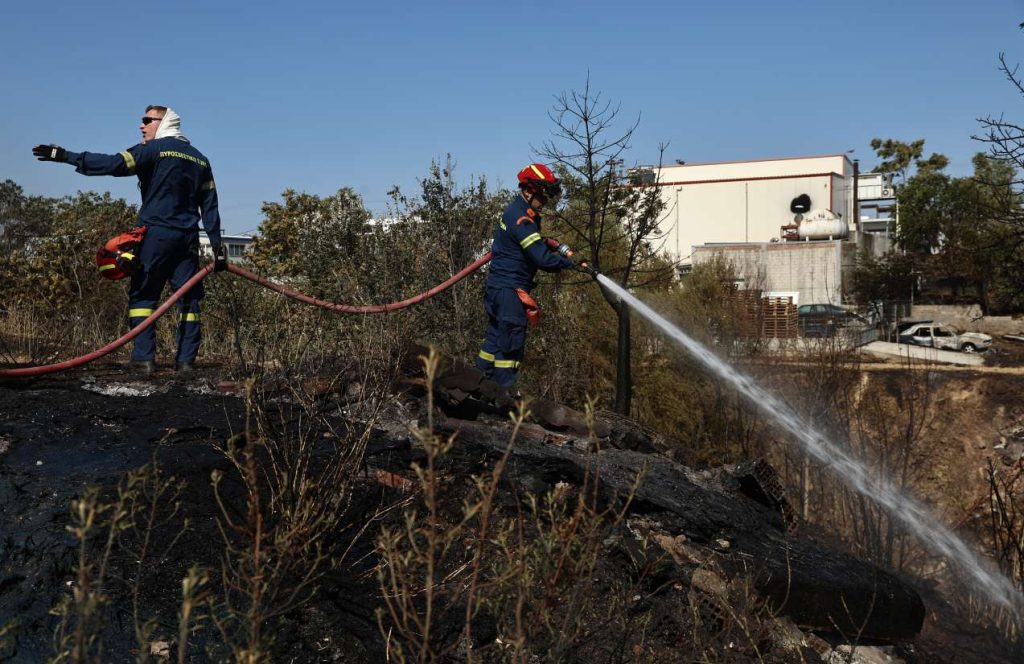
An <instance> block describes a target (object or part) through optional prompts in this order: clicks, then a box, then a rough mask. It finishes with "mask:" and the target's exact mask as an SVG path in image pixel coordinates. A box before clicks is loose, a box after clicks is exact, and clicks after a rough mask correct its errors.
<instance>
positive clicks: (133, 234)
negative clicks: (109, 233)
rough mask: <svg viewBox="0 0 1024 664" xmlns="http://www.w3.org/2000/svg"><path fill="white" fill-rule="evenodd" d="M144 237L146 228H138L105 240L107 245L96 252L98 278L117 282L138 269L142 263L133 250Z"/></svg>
mask: <svg viewBox="0 0 1024 664" xmlns="http://www.w3.org/2000/svg"><path fill="white" fill-rule="evenodd" d="M145 235H146V227H145V226H140V227H139V228H135V229H133V230H131V231H129V232H127V233H122V234H121V235H118V236H117V237H114V238H111V239H109V240H107V243H106V244H105V245H103V246H102V247H100V248H99V250H98V251H97V252H96V267H97V268H99V271H100V276H101V277H103V278H104V279H110V280H111V281H117V280H118V279H124V278H125V277H127V276H128V275H129V274H131V273H132V272H135V270H137V269H139V265H140V264H141V262H142V261H140V260H139V257H138V256H137V255H136V254H135V250H136V248H138V246H139V245H140V244H141V243H142V238H143V237H144V236H145Z"/></svg>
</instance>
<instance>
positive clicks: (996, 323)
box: [910, 304, 1024, 337]
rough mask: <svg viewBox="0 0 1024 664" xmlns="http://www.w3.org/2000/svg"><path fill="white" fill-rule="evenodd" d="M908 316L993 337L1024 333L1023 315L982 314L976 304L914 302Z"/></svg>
mask: <svg viewBox="0 0 1024 664" xmlns="http://www.w3.org/2000/svg"><path fill="white" fill-rule="evenodd" d="M910 318H913V319H922V320H934V321H937V322H940V323H948V324H950V325H952V326H953V327H956V328H959V329H961V330H967V331H970V332H984V333H985V334H991V335H992V336H994V337H997V336H1000V335H1003V334H1024V317H1013V316H982V315H981V308H980V307H978V305H976V304H972V305H956V304H915V305H914V306H913V307H911V308H910Z"/></svg>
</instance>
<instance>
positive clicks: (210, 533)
mask: <svg viewBox="0 0 1024 664" xmlns="http://www.w3.org/2000/svg"><path fill="white" fill-rule="evenodd" d="M239 393H240V386H239V385H237V384H233V383H226V382H222V381H221V380H220V377H219V374H218V372H217V370H216V369H215V368H212V367H208V368H205V369H201V370H200V371H199V373H198V374H197V375H194V376H192V377H190V378H189V379H188V380H181V379H179V377H178V376H176V375H175V374H173V373H172V372H168V371H164V372H159V373H157V374H156V375H154V376H152V377H149V378H145V379H141V380H140V379H134V378H132V377H131V376H129V375H127V374H125V373H124V372H123V371H122V370H121V369H120V368H119V367H115V366H112V365H106V366H102V365H101V366H97V365H93V366H91V367H88V368H86V369H85V370H82V371H76V372H68V373H65V374H60V375H56V376H53V377H45V378H38V379H33V380H25V381H12V382H7V383H5V384H2V385H0V413H2V414H3V415H2V416H0V507H2V512H0V533H2V536H0V661H12V662H35V661H45V660H46V659H48V658H49V657H50V656H52V654H53V652H54V644H53V641H54V634H55V630H57V629H58V627H59V624H60V618H59V616H58V615H55V614H54V612H53V609H54V608H55V607H58V606H59V605H60V603H61V601H62V599H65V598H68V597H73V596H74V593H75V591H76V589H79V587H80V585H81V581H80V580H81V578H82V576H81V570H80V567H79V560H80V548H79V545H80V543H79V541H78V540H77V539H76V538H75V537H74V534H73V533H72V532H69V530H68V527H69V526H72V525H74V523H75V522H74V520H73V519H72V512H71V506H72V501H74V500H77V499H81V498H83V497H84V496H86V495H87V487H89V486H98V487H100V494H99V495H100V496H101V497H102V498H106V499H113V497H114V496H115V494H116V488H117V486H118V483H119V482H122V481H123V478H124V476H125V473H127V472H129V471H131V470H133V469H137V468H139V467H141V466H143V465H145V464H147V463H150V462H153V461H155V462H156V464H157V465H158V466H159V467H160V468H161V469H162V472H163V473H164V474H165V476H171V475H173V476H174V477H175V478H176V481H177V482H178V484H177V485H176V486H179V487H180V493H179V494H177V495H178V497H177V499H176V500H177V501H178V502H177V504H176V506H175V507H174V508H173V509H171V508H167V510H166V511H165V513H161V514H160V515H159V520H160V523H161V524H162V527H161V529H158V530H157V531H155V532H157V534H156V535H154V536H153V541H152V542H149V543H148V544H147V547H148V548H147V551H149V552H150V555H149V556H148V558H147V562H146V563H144V564H142V563H140V562H139V560H140V557H139V556H138V555H137V554H138V551H139V548H140V541H139V540H138V539H137V538H136V539H134V540H133V539H132V538H131V537H128V536H126V537H125V538H124V539H123V540H118V543H117V544H116V545H115V546H113V548H112V553H111V555H110V557H109V569H108V570H107V577H108V578H109V581H107V582H106V585H105V587H104V588H103V591H104V594H105V596H107V597H108V598H109V601H108V602H107V603H106V604H104V605H103V606H102V607H101V613H102V616H103V621H102V623H101V627H100V628H98V629H99V634H98V638H99V639H100V640H102V642H103V643H104V645H105V649H104V654H103V656H102V661H113V662H122V661H124V662H127V661H135V660H136V659H137V654H138V651H139V645H138V641H139V639H138V638H137V636H136V632H135V625H136V624H137V623H138V622H139V621H138V620H136V618H135V616H136V615H138V616H141V617H142V618H153V619H154V623H153V625H154V628H153V630H152V633H151V634H149V635H148V636H147V638H146V639H145V646H144V647H148V648H149V650H150V652H151V653H152V655H153V658H154V659H155V660H157V661H162V660H166V659H167V658H168V657H171V656H173V653H174V651H175V648H176V637H177V634H178V633H177V624H178V612H179V606H180V602H181V600H180V597H181V579H182V578H183V577H185V576H186V574H187V573H188V570H189V569H190V568H191V567H193V566H195V565H198V566H201V567H203V568H206V569H209V570H211V574H212V575H213V582H212V583H213V584H214V585H215V584H216V581H217V576H218V572H217V570H219V569H221V566H222V550H223V546H222V545H221V543H222V542H223V538H222V534H221V531H220V530H219V529H218V525H217V524H218V520H220V521H221V522H222V523H223V520H224V518H225V507H224V503H227V507H226V510H227V512H226V513H227V515H228V516H230V515H232V514H234V515H236V516H237V515H238V513H239V512H238V511H237V510H241V509H243V508H242V507H241V504H242V503H241V495H242V490H241V487H242V484H241V481H240V480H239V478H238V477H237V476H236V475H237V468H238V466H237V465H236V464H235V463H234V462H233V459H232V458H231V457H230V455H231V454H233V453H234V452H233V451H232V450H235V449H236V447H234V446H233V445H234V444H235V443H237V442H238V441H239V440H240V439H239V437H240V436H243V432H244V429H245V412H244V410H245V409H244V404H243V400H242V399H241V398H240V396H239ZM436 396H437V400H438V405H439V411H438V412H437V413H436V426H437V429H438V431H439V433H443V434H446V435H447V434H454V435H455V436H456V439H455V440H456V442H455V445H454V447H453V448H452V450H451V451H450V452H449V453H448V454H446V455H445V456H444V458H443V463H442V464H441V467H440V473H441V476H442V477H444V478H445V480H444V481H445V486H446V487H447V488H446V490H445V491H444V492H443V495H442V499H443V502H442V510H443V512H444V514H445V521H446V522H457V521H458V516H459V514H460V511H461V509H462V505H463V503H464V501H465V500H466V499H467V496H468V494H469V493H470V492H471V489H472V486H473V484H472V482H471V481H470V478H471V477H472V476H474V475H479V474H480V473H481V472H484V471H486V470H487V469H489V468H491V467H492V466H493V464H494V463H495V462H496V461H497V460H498V459H500V458H501V457H502V455H503V453H504V452H505V450H506V448H507V444H508V440H509V436H510V431H511V427H510V424H509V421H508V418H507V416H506V415H505V414H504V411H505V410H506V409H507V408H508V406H509V405H510V403H509V402H506V401H503V397H502V395H500V393H497V392H494V390H493V386H489V385H488V384H486V383H482V382H481V381H480V378H479V376H478V375H476V374H475V373H474V372H472V371H467V370H464V369H463V368H458V367H455V368H450V369H449V370H448V371H446V372H445V373H444V374H443V375H442V376H441V377H440V379H439V380H438V383H437V394H436ZM350 399H351V396H350V395H349V396H346V391H345V390H344V389H341V388H336V387H333V386H332V387H330V388H328V389H326V390H325V391H324V393H323V394H320V395H319V396H318V407H319V408H321V409H323V410H324V411H325V412H328V413H329V418H333V419H334V420H336V424H337V429H333V431H335V432H336V431H338V430H341V429H342V428H344V427H350V426H352V423H351V422H348V421H346V416H347V412H348V405H347V404H350ZM282 400H286V398H285V397H284V396H282ZM383 412H384V413H385V416H384V417H383V418H382V419H380V420H379V421H377V422H376V424H375V429H374V431H373V432H372V435H371V437H370V440H369V444H368V446H367V448H366V451H365V456H364V462H363V464H362V467H361V470H360V473H359V477H358V478H356V484H355V485H354V487H355V488H354V491H353V492H352V500H351V501H350V502H349V503H347V511H346V514H345V518H346V522H347V524H348V525H347V526H346V527H344V528H341V529H339V531H338V532H337V533H336V537H338V538H339V539H341V540H344V541H345V547H344V548H345V549H346V553H347V555H346V556H345V558H344V561H343V562H342V563H341V564H340V565H337V566H335V567H334V568H332V569H331V570H329V572H328V573H327V574H326V576H324V577H323V578H321V579H319V580H318V581H317V584H316V585H317V589H316V592H315V593H313V592H310V593H309V601H306V602H304V603H302V604H301V605H300V606H298V607H295V608H293V609H290V610H289V611H287V612H285V614H284V615H282V616H279V617H277V618H275V619H274V620H273V621H272V623H271V624H268V625H267V628H268V629H270V630H272V631H273V633H274V635H275V638H274V646H273V647H274V656H273V660H274V661H282V662H283V661H296V662H304V661H343V662H379V661H383V659H384V657H385V652H386V650H387V648H388V646H387V644H386V642H385V639H384V637H383V636H382V631H381V629H380V628H379V626H378V619H377V617H376V611H377V610H378V609H379V608H380V607H381V606H382V602H381V594H380V589H379V587H378V582H377V578H376V575H375V573H374V570H375V568H376V566H377V563H378V558H377V553H376V550H375V548H374V539H375V537H376V534H377V532H379V529H380V528H381V527H385V526H392V527H394V526H399V525H401V524H402V522H403V519H402V516H401V514H402V512H401V510H400V509H395V510H391V511H390V512H388V511H387V508H388V507H389V506H393V505H395V504H400V506H402V505H404V506H409V505H414V504H417V501H419V499H420V498H421V496H420V495H419V493H418V490H417V486H418V483H417V480H416V476H415V474H414V473H413V472H412V470H411V467H412V464H413V463H414V462H416V463H422V462H423V459H424V451H423V449H422V446H421V445H420V444H419V441H418V440H417V439H416V438H415V437H414V436H412V435H410V433H409V427H410V425H415V424H416V423H417V422H420V423H422V422H423V421H424V419H425V416H426V414H427V408H426V401H425V393H424V389H423V384H422V381H421V380H418V379H416V377H415V376H412V375H411V372H410V376H409V378H408V379H407V380H405V381H403V382H402V383H401V385H399V386H397V388H396V392H395V396H394V398H393V400H392V401H390V402H389V403H388V404H386V406H385V408H384V410H383ZM534 412H535V414H534V416H533V418H532V421H531V422H529V423H527V424H525V425H524V426H523V428H522V430H521V432H520V434H519V436H518V437H517V439H516V442H515V445H514V446H513V448H512V452H511V455H510V457H509V460H508V468H507V471H506V473H505V475H504V478H503V480H502V483H501V485H500V492H499V495H498V498H497V500H498V502H499V503H500V505H501V507H502V509H504V510H506V511H508V512H512V511H515V510H516V509H521V506H522V505H523V501H524V500H525V498H526V497H527V496H530V495H544V494H546V493H549V492H552V491H554V492H556V493H557V492H559V491H565V492H567V493H568V494H571V493H572V492H573V491H579V490H581V487H585V486H595V487H596V492H595V501H596V503H597V504H599V505H600V506H601V507H602V509H603V508H605V507H607V508H609V509H610V510H611V511H614V510H616V509H620V508H622V509H625V506H627V505H628V509H626V511H625V512H624V513H623V515H622V518H621V519H619V520H614V523H611V524H610V525H609V531H608V533H607V536H606V537H605V536H603V540H602V542H601V547H600V557H599V560H598V561H597V564H596V566H595V568H594V570H593V575H592V577H591V578H589V579H582V580H580V581H579V583H580V584H585V585H587V587H588V589H589V592H590V593H591V595H592V596H594V597H601V596H602V593H607V595H608V597H609V598H611V596H612V595H613V594H614V592H616V589H621V588H622V587H623V586H622V583H621V581H622V580H623V579H632V580H633V585H631V586H630V588H631V592H630V596H629V597H628V598H627V600H624V601H626V602H627V603H625V604H623V605H622V608H621V611H622V612H625V613H628V614H629V616H630V619H629V620H626V621H621V620H617V619H614V620H611V621H610V622H609V623H608V625H610V626H609V627H607V628H603V627H602V626H601V625H598V624H595V625H591V626H589V627H588V626H584V629H583V632H582V633H583V634H584V635H585V639H581V640H580V642H579V643H576V644H574V645H573V649H572V652H571V653H570V656H569V657H568V661H690V657H691V656H692V654H693V653H694V652H695V649H697V650H700V649H703V651H704V652H705V653H707V652H715V653H717V656H716V657H715V658H713V659H712V661H757V659H758V658H761V659H762V660H763V661H779V662H782V661H809V662H813V661H865V662H868V661H871V662H875V661H877V662H885V661H900V660H902V661H907V662H964V661H999V658H1000V657H1002V656H1003V655H1002V654H1000V653H999V652H998V650H997V649H996V648H997V647H998V644H997V643H994V639H993V638H991V635H987V634H984V633H982V634H978V633H974V634H969V633H967V631H966V630H964V631H963V632H962V633H961V632H958V631H956V630H955V629H952V626H953V624H954V623H953V618H952V617H951V616H949V615H947V613H946V609H945V608H944V607H943V605H942V603H941V600H939V599H938V598H936V597H934V596H932V595H930V594H929V593H928V592H927V591H925V594H924V597H925V601H922V596H921V594H919V590H917V589H915V586H916V585H917V586H918V587H921V586H919V585H918V584H916V583H915V582H914V581H913V580H909V579H901V578H897V577H895V576H893V575H891V574H889V573H887V572H885V571H883V570H881V569H879V568H877V567H874V566H872V565H870V564H868V563H865V562H863V561H859V560H856V559H853V558H851V557H849V556H846V555H843V554H841V553H838V552H836V551H834V550H831V549H829V548H827V547H826V546H824V545H822V544H819V543H818V541H817V539H818V538H816V537H814V533H812V532H808V531H809V529H807V528H805V527H803V526H802V524H800V523H799V522H798V520H796V519H795V517H793V515H792V512H791V510H789V508H788V503H787V502H786V499H785V494H784V492H783V491H782V489H781V486H779V484H778V481H777V478H775V476H774V473H773V472H772V470H771V468H770V467H768V466H767V465H766V464H764V463H759V462H757V460H751V461H750V462H747V463H744V464H740V465H738V466H734V467H728V468H721V469H717V470H714V471H705V472H694V471H692V470H690V469H687V468H685V467H683V466H681V465H679V464H677V463H675V462H673V461H671V460H669V459H667V458H665V457H662V456H660V455H659V454H658V453H657V452H656V451H655V446H654V445H653V444H652V441H651V438H650V437H649V436H647V435H646V434H645V432H644V431H642V430H641V429H640V428H638V427H636V425H634V424H632V423H631V422H629V421H627V420H620V419H613V418H600V417H599V418H598V419H597V421H596V422H595V423H593V424H591V425H590V426H588V423H587V422H586V420H585V418H583V417H582V415H581V414H580V413H577V412H575V411H573V410H571V409H568V408H566V407H564V406H561V405H559V404H553V403H550V402H543V401H541V402H537V403H536V404H535V405H534ZM328 434H329V432H327V431H325V432H324V436H323V437H322V438H323V440H328V439H329V438H330V436H329V435H328ZM243 437H244V436H243ZM243 442H244V441H243ZM325 449H326V448H325ZM321 458H322V457H321ZM215 471H219V472H220V473H221V474H222V475H223V476H224V477H225V479H224V481H223V482H222V484H221V500H222V502H221V503H218V500H217V496H215V495H214V491H213V488H212V484H211V474H212V473H214V472H215ZM638 474H639V475H640V476H641V477H642V481H641V482H640V483H639V484H638V485H635V480H636V478H637V476H638ZM595 478H596V483H595V482H594V479H595ZM382 512H383V514H384V515H383V516H381V514H382ZM371 516H374V519H375V520H374V521H373V529H372V530H369V531H367V530H365V529H361V524H365V523H368V522H370V519H371ZM186 518H187V520H188V522H187V524H188V525H187V527H186V526H185V519H186ZM129 534H130V533H129ZM357 534H358V536H356V535H357ZM104 541H105V540H104V539H103V538H102V537H96V538H94V539H93V540H92V541H91V545H90V551H93V550H102V549H103V546H104ZM152 552H159V553H152ZM641 558H642V559H644V560H646V561H647V563H645V567H644V569H645V570H647V571H646V572H645V573H644V574H643V575H638V574H637V573H636V568H637V560H639V559H641ZM93 560H97V558H93ZM652 561H653V562H652ZM97 564H98V563H97ZM453 573H454V571H453ZM611 601H612V600H611V599H609V600H608V602H611ZM567 610H568V609H567ZM584 617H586V616H584ZM451 620H452V623H451V625H450V626H449V627H450V631H451V633H452V634H456V635H457V633H458V629H457V628H456V627H455V625H457V621H456V620H455V618H451ZM497 622H498V621H497V620H494V621H492V622H490V623H488V622H487V621H484V623H482V626H481V627H480V629H477V630H475V633H476V637H475V643H474V644H473V647H474V648H478V649H479V652H480V653H481V654H482V656H483V657H484V658H485V659H493V660H499V659H500V655H501V651H500V649H496V647H495V645H494V643H495V641H496V639H499V638H500V634H498V628H497V627H495V626H494V625H495V624H497ZM488 625H491V626H490V627H488ZM630 625H632V626H634V628H635V626H636V625H644V629H643V634H642V635H641V634H638V633H635V632H636V630H635V629H634V631H632V632H631V631H630ZM612 626H617V627H616V628H614V629H613V627H612ZM619 628H621V629H619ZM922 628H924V630H925V632H924V635H923V636H922V632H921V630H922ZM617 630H618V631H617ZM442 632H443V630H442ZM439 638H441V639H442V640H443V639H444V638H453V637H451V636H448V637H445V636H444V635H443V634H442V636H440V637H439ZM698 638H699V639H700V640H701V644H700V646H699V648H698V646H697V645H696V644H695V639H698ZM221 641H222V637H221V636H220V635H219V633H218V632H217V631H216V630H214V629H213V628H212V627H211V626H209V625H206V626H205V627H204V628H203V629H201V630H200V631H198V632H197V633H195V634H194V635H192V637H191V638H190V639H189V642H188V647H187V660H188V661H197V662H199V661H211V660H214V659H217V658H220V657H226V656H228V654H229V653H228V650H227V649H226V646H224V644H223V643H222V642H221ZM851 644H854V645H857V646H858V648H857V650H856V651H855V652H854V651H852V648H853V645H851ZM956 644H961V646H962V645H963V644H969V645H968V646H966V647H957V646H956ZM730 649H731V650H730ZM454 652H456V653H457V652H458V651H457V650H456V651H454ZM462 656H463V657H464V652H463V655H462ZM972 657H974V658H975V659H973V660H972V659H971V658H972ZM851 658H852V659H851ZM455 659H458V656H455ZM1005 661H1009V660H1008V659H1007V660H1005Z"/></svg>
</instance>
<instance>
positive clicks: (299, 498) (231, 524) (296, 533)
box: [207, 374, 386, 662]
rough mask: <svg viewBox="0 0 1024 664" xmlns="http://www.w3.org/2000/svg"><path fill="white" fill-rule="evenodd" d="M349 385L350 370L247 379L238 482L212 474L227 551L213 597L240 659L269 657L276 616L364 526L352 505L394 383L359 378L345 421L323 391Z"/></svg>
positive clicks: (235, 456) (226, 638)
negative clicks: (353, 519) (351, 516)
mask: <svg viewBox="0 0 1024 664" xmlns="http://www.w3.org/2000/svg"><path fill="white" fill-rule="evenodd" d="M349 385H350V383H348V382H347V380H345V379H344V378H343V374H338V375H337V376H336V377H335V378H334V379H332V380H328V379H324V378H322V377H319V378H315V379H314V380H312V381H310V380H304V379H301V378H299V377H293V379H292V380H288V381H286V382H284V383H283V384H280V383H269V384H264V385H259V386H258V384H257V383H256V381H255V380H252V379H250V380H249V381H248V383H247V390H246V397H245V400H246V425H245V431H244V433H242V434H240V435H237V436H234V437H232V438H231V439H229V440H228V442H227V444H226V445H225V447H224V448H223V452H224V454H225V456H226V457H227V458H228V459H229V461H230V462H231V465H232V473H231V475H232V478H231V480H232V481H231V482H225V476H224V475H223V474H222V473H221V472H219V471H215V472H214V474H213V486H214V493H215V496H216V499H217V504H218V506H219V508H220V509H219V516H218V519H217V522H218V527H219V528H220V532H221V535H222V538H223V552H222V555H221V569H220V574H219V587H218V588H217V590H216V591H212V590H211V592H210V594H209V596H208V597H209V599H208V602H207V608H208V612H209V616H210V619H211V620H212V622H213V623H214V625H215V626H216V628H217V630H218V632H219V634H220V635H221V638H222V639H223V642H224V644H225V647H227V648H228V649H229V650H230V652H231V656H232V658H233V659H234V661H237V662H263V661H269V658H270V657H271V649H272V645H273V642H274V638H273V632H272V631H271V630H268V629H266V627H267V625H268V624H269V622H270V621H273V620H274V619H275V618H277V617H279V616H282V615H284V614H286V613H289V612H291V611H294V610H295V609H296V608H298V607H299V606H301V605H302V604H304V603H306V602H308V601H309V600H310V599H311V598H312V597H313V596H314V595H315V593H316V590H317V588H318V582H319V580H320V579H321V578H322V577H323V576H324V574H326V573H327V572H328V571H330V570H332V569H334V568H336V566H337V565H338V564H340V562H341V561H342V560H343V559H344V556H345V554H346V552H347V550H348V547H349V546H351V541H352V540H353V539H354V538H355V537H357V536H358V534H359V533H353V532H351V530H350V528H349V526H348V525H347V511H348V507H349V505H350V501H351V499H352V492H353V483H354V482H355V480H356V476H357V474H358V471H359V469H360V467H361V465H362V461H363V452H364V450H365V447H366V443H367V441H368V439H369V436H370V433H371V432H372V429H373V426H374V423H375V421H376V417H377V413H378V411H379V408H380V407H381V405H382V404H383V399H382V398H381V397H382V396H383V395H382V392H381V391H380V390H383V389H384V387H386V383H385V384H384V385H383V386H381V387H376V388H371V387H369V385H370V384H369V383H363V384H361V386H359V387H357V389H361V390H363V391H362V393H360V394H354V395H353V397H354V398H353V401H352V402H351V403H350V404H349V409H348V410H349V412H347V413H346V420H347V421H346V422H344V423H341V422H339V415H340V413H338V412H337V410H336V408H337V406H332V405H330V402H324V401H323V399H322V398H321V395H323V394H325V393H326V394H332V393H336V392H338V390H339V388H342V387H347V386H349ZM371 389H376V390H378V391H376V392H372V391H370V390H371ZM367 525H369V523H368V524H367Z"/></svg>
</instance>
